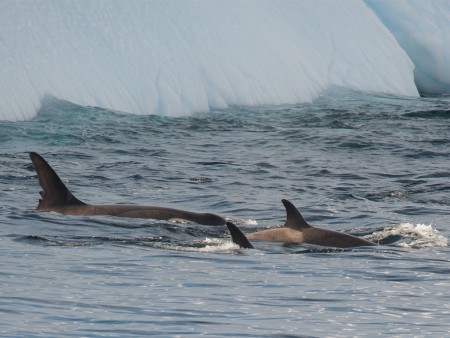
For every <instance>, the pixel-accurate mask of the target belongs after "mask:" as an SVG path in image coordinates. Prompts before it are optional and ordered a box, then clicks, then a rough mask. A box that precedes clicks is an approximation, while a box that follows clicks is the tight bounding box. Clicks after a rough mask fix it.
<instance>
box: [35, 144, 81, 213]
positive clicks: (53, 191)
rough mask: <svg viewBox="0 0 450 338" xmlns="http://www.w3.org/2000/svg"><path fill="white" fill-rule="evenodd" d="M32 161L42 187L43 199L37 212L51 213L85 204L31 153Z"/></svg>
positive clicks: (41, 159)
mask: <svg viewBox="0 0 450 338" xmlns="http://www.w3.org/2000/svg"><path fill="white" fill-rule="evenodd" d="M30 158H31V161H32V162H33V164H34V167H35V169H36V172H37V175H38V178H39V184H40V185H41V187H42V191H41V193H40V194H41V197H42V198H41V199H40V200H39V204H38V206H37V210H42V211H51V210H55V209H57V208H60V207H64V206H68V205H80V204H84V203H83V202H81V201H80V200H79V199H77V198H76V197H75V196H73V195H72V193H71V192H70V191H69V189H67V187H66V186H65V185H64V183H63V182H62V181H61V179H60V178H59V176H58V175H57V174H56V172H55V171H54V170H53V169H52V167H50V165H49V164H48V163H47V162H46V161H45V160H44V159H43V158H42V156H40V155H39V154H37V153H33V152H31V153H30Z"/></svg>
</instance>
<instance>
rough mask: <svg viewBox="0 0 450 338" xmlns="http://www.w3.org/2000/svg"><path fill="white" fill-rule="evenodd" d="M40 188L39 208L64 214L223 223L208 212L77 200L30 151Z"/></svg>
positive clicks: (207, 223) (47, 166)
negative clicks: (89, 202) (92, 203)
mask: <svg viewBox="0 0 450 338" xmlns="http://www.w3.org/2000/svg"><path fill="white" fill-rule="evenodd" d="M30 158H31V161H32V162H33V164H34V167H35V169H36V172H37V175H38V178H39V184H40V185H41V187H42V191H41V192H40V195H41V199H39V204H38V206H37V208H36V210H38V211H56V212H59V213H61V214H65V215H74V216H92V215H110V216H118V217H131V218H148V219H157V220H184V221H188V222H193V223H197V224H202V225H224V224H225V222H226V221H225V219H223V218H222V217H220V216H218V215H215V214H210V213H196V212H191V211H185V210H178V209H172V208H164V207H156V206H144V205H132V204H117V205H91V204H86V203H84V202H82V201H80V200H79V199H77V198H76V197H75V196H74V195H72V193H71V192H70V191H69V189H67V187H66V186H65V185H64V183H63V182H62V181H61V179H60V178H59V176H58V175H57V174H56V172H55V171H54V170H53V169H52V167H50V165H49V164H48V163H47V162H46V161H45V160H44V159H43V158H42V156H40V155H39V154H37V153H34V152H31V153H30Z"/></svg>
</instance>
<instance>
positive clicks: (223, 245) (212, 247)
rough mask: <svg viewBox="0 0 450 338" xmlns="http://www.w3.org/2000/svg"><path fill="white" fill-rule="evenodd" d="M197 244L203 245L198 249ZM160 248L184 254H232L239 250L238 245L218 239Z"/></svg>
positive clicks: (227, 240)
mask: <svg viewBox="0 0 450 338" xmlns="http://www.w3.org/2000/svg"><path fill="white" fill-rule="evenodd" d="M198 244H201V245H204V246H201V247H198ZM161 248H163V249H167V250H174V251H184V252H210V253H214V252H232V251H236V250H239V249H240V247H239V245H237V244H235V243H233V242H232V241H231V240H229V239H219V238H206V239H205V240H204V241H202V242H200V243H198V242H197V243H196V244H195V245H193V246H180V245H176V246H174V245H167V244H163V245H161Z"/></svg>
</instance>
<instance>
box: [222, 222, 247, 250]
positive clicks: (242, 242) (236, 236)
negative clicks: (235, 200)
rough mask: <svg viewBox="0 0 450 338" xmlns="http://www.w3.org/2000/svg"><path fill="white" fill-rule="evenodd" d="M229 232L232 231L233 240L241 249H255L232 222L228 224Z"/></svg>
mask: <svg viewBox="0 0 450 338" xmlns="http://www.w3.org/2000/svg"><path fill="white" fill-rule="evenodd" d="M227 227H228V230H229V231H230V234H231V238H232V239H233V243H236V244H237V245H239V246H240V247H241V248H244V249H253V245H252V243H250V242H249V240H248V239H247V237H245V235H244V234H243V233H242V231H241V230H239V228H238V227H237V226H236V225H234V224H233V223H231V222H227Z"/></svg>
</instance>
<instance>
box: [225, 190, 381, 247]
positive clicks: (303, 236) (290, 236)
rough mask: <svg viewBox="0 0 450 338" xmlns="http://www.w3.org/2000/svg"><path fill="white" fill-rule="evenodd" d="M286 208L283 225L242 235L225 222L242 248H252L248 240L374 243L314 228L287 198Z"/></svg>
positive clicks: (350, 244) (330, 244)
mask: <svg viewBox="0 0 450 338" xmlns="http://www.w3.org/2000/svg"><path fill="white" fill-rule="evenodd" d="M282 202H283V204H284V207H285V208H286V214H287V217H286V222H285V224H284V226H282V227H279V228H273V229H268V230H263V231H258V232H254V233H251V234H248V235H246V236H245V235H244V234H243V233H242V232H241V231H240V230H239V229H238V228H237V227H236V226H235V225H234V224H233V223H231V222H227V224H226V225H227V227H228V229H229V231H230V234H231V237H232V239H233V242H234V243H236V244H238V245H239V246H241V247H242V248H252V247H253V246H252V244H251V243H250V241H249V240H252V239H257V240H263V241H276V242H283V243H287V244H299V243H307V244H315V245H321V246H327V247H334V248H352V247H358V246H372V245H376V244H375V243H372V242H369V241H367V240H365V239H363V238H359V237H355V236H352V235H349V234H345V233H342V232H338V231H333V230H327V229H321V228H316V227H313V226H311V225H309V224H308V223H307V222H306V221H305V220H304V218H303V216H302V215H301V214H300V212H299V211H298V210H297V208H296V207H295V206H294V205H293V204H292V203H291V202H289V201H288V200H285V199H283V200H282Z"/></svg>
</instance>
